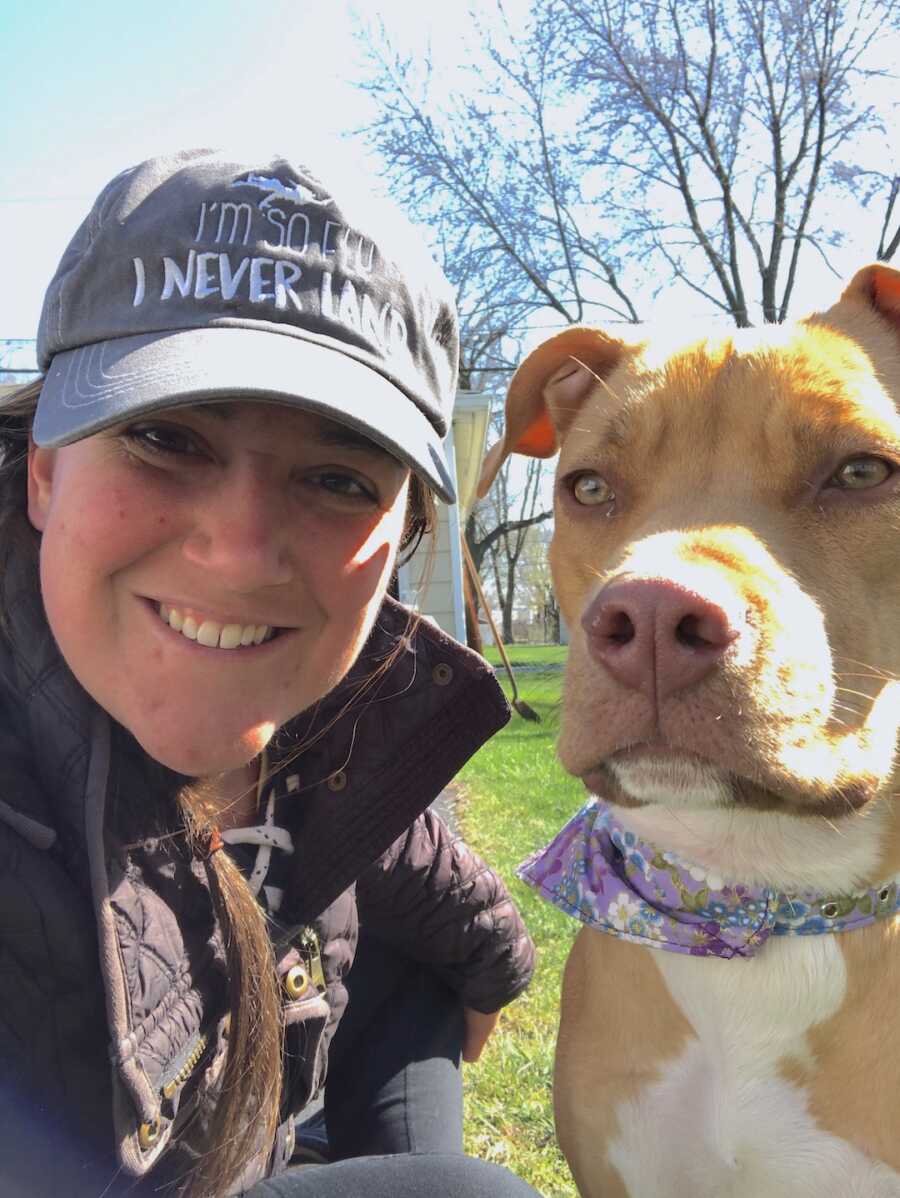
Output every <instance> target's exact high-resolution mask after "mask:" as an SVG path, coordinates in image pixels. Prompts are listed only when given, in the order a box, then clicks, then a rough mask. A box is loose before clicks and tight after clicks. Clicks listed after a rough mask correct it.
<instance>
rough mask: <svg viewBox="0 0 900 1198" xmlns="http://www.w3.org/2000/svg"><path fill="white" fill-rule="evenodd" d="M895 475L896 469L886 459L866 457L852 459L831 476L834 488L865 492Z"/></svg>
mask: <svg viewBox="0 0 900 1198" xmlns="http://www.w3.org/2000/svg"><path fill="white" fill-rule="evenodd" d="M893 473H894V467H893V466H892V465H891V464H890V462H886V461H885V460H884V458H875V457H869V456H868V455H866V456H865V457H858V458H851V459H850V461H849V462H844V464H843V466H841V467H840V469H839V470H836V471H835V473H834V474H833V475H832V476H831V478H830V480H829V481H830V482H831V484H832V486H835V487H840V489H841V490H843V491H865V490H868V489H870V488H871V487H878V486H880V485H881V483H883V482H886V481H887V479H889V478H890V477H891V475H892V474H893Z"/></svg>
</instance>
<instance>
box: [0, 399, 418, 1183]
mask: <svg viewBox="0 0 900 1198" xmlns="http://www.w3.org/2000/svg"><path fill="white" fill-rule="evenodd" d="M40 391H41V380H40V379H39V380H37V381H36V382H34V383H29V384H28V385H26V386H25V387H22V388H20V389H19V390H18V391H16V392H13V393H12V394H11V395H10V396H9V397H8V398H7V399H5V400H0V570H2V571H4V572H5V567H6V564H7V562H8V560H9V556H10V555H11V554H12V553H14V552H16V551H20V552H22V551H24V552H26V553H28V554H30V555H32V556H33V558H34V562H35V570H37V547H38V545H39V536H38V534H37V533H36V532H35V530H34V529H33V528H32V527H31V525H30V523H29V522H28V520H27V517H26V515H25V496H26V474H27V450H28V439H29V434H30V429H31V424H32V420H33V417H34V411H35V408H36V406H37V400H38V397H39V395H40ZM434 516H435V507H434V498H433V496H432V493H431V491H430V490H429V489H428V488H427V486H426V485H425V484H424V483H423V482H422V481H421V479H419V478H418V477H417V476H416V475H413V476H412V478H411V480H410V489H409V503H408V508H407V519H406V527H405V529H404V533H403V537H402V539H401V543H400V553H402V554H404V555H405V557H404V560H408V558H409V557H410V556H411V555H412V553H413V552H415V549H416V547H417V546H418V544H419V542H420V541H421V539H422V537H423V536H424V535H425V533H427V532H430V531H431V529H432V527H433V525H434ZM398 557H399V555H398ZM0 577H2V575H0ZM6 623H7V621H6V613H5V611H4V609H3V605H2V603H0V626H2V627H4V628H6ZM409 631H411V628H410V629H408V632H409ZM400 648H401V646H400V645H398V647H397V652H399V651H400ZM393 660H394V658H393V656H391V657H389V658H388V659H387V660H385V661H382V662H380V663H379V665H378V667H377V668H376V670H375V671H374V672H373V673H372V674H371V675H369V676H367V677H366V678H365V679H364V680H363V681H362V683H361V684H360V685H359V687H358V688H356V690H355V692H354V693H353V694H352V695H351V696H350V697H349V698H348V700H347V702H346V703H345V704H344V705H343V706H342V708H341V710H340V711H339V712H338V714H337V715H336V716H335V718H334V720H332V721H330V722H329V724H328V725H327V726H326V727H325V728H323V729H320V730H319V732H318V733H317V734H316V736H315V739H316V740H318V739H319V738H320V737H321V736H322V735H324V734H325V732H327V731H328V728H330V727H331V726H332V725H333V723H334V722H335V721H336V720H337V719H340V717H341V716H342V715H343V714H344V713H345V712H346V711H347V710H348V708H349V707H351V706H352V705H353V704H354V703H356V702H358V701H359V700H360V699H361V698H362V697H364V695H365V694H366V693H367V692H368V691H369V690H370V689H371V687H372V686H373V685H374V683H375V682H376V681H377V680H378V678H380V677H381V676H382V674H383V673H384V672H385V671H386V670H387V669H389V668H390V666H391V664H392V662H393ZM306 747H308V746H307V745H306V744H303V745H300V746H298V747H297V748H296V749H295V750H294V751H293V752H292V753H291V755H290V760H293V759H294V758H295V757H296V756H298V755H299V753H301V752H302V751H303V749H304V748H306ZM282 764H283V765H284V764H287V762H284V763H282ZM178 805H179V809H180V813H181V819H182V822H183V825H184V829H185V832H186V834H187V837H188V842H189V844H190V845H191V846H192V848H193V849H194V851H195V853H196V855H197V856H198V857H200V858H201V859H203V860H204V861H205V868H206V873H207V880H208V884H209V892H210V896H211V899H212V903H213V909H214V911H215V916H216V919H217V921H218V923H219V927H220V929H221V933H222V938H223V942H224V946H225V953H226V964H227V970H228V1009H229V1012H230V1026H229V1032H228V1055H227V1058H226V1063H225V1067H224V1071H223V1074H222V1083H221V1089H220V1093H219V1098H218V1101H217V1103H216V1106H215V1110H214V1111H213V1112H212V1114H211V1117H210V1119H209V1123H208V1126H207V1132H206V1134H205V1136H204V1142H203V1143H202V1144H192V1147H193V1148H194V1149H195V1150H196V1151H198V1152H199V1162H198V1164H197V1166H196V1168H195V1170H194V1171H193V1172H192V1174H191V1175H190V1177H189V1178H188V1179H187V1181H186V1183H185V1185H184V1187H183V1189H182V1191H181V1192H182V1194H184V1195H185V1196H190V1198H219V1196H220V1195H222V1194H224V1193H225V1192H226V1190H227V1189H228V1186H229V1184H230V1183H232V1182H234V1180H235V1179H236V1178H237V1177H238V1176H239V1175H240V1173H241V1171H242V1169H243V1168H244V1167H246V1165H247V1164H248V1163H249V1161H250V1160H251V1159H252V1158H253V1157H254V1156H255V1155H257V1154H258V1153H263V1152H265V1153H267V1152H268V1151H269V1150H270V1148H271V1145H272V1143H273V1141H274V1136H275V1131H276V1128H277V1125H278V1118H279V1108H280V1098H281V1078H282V1059H281V1058H282V1032H283V1027H282V1012H281V996H280V993H279V988H278V979H277V976H276V966H275V960H274V955H273V952H272V943H271V939H270V936H269V931H268V928H267V926H266V921H265V916H264V914H263V911H262V908H261V907H260V905H259V903H258V902H257V901H256V898H255V897H254V895H253V893H252V892H251V890H250V888H249V887H248V886H247V883H246V881H245V880H244V877H243V875H242V874H241V872H240V870H239V869H238V867H237V866H236V865H235V864H234V862H233V861H232V859H231V858H230V857H229V855H228V854H227V853H226V852H212V853H210V852H209V851H208V847H209V844H210V840H211V838H212V836H213V833H214V830H215V829H216V819H217V815H219V814H220V812H219V810H218V809H217V807H216V805H215V803H214V802H213V799H212V795H211V787H210V786H209V785H207V784H205V783H203V782H198V783H196V784H193V785H188V786H185V787H182V789H181V791H180V793H179V795H178Z"/></svg>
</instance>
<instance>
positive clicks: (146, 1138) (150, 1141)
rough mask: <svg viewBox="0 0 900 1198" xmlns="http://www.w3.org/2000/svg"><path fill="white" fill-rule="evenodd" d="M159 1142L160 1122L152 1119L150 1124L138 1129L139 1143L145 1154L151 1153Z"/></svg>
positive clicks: (142, 1125)
mask: <svg viewBox="0 0 900 1198" xmlns="http://www.w3.org/2000/svg"><path fill="white" fill-rule="evenodd" d="M158 1140H159V1120H158V1119H151V1120H150V1122H149V1123H142V1124H141V1126H140V1127H139V1128H138V1143H139V1144H140V1146H141V1148H142V1149H143V1150H144V1152H149V1150H150V1149H151V1148H153V1147H154V1145H155V1144H156V1143H157V1142H158Z"/></svg>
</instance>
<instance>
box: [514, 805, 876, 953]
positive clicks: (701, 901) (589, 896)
mask: <svg viewBox="0 0 900 1198" xmlns="http://www.w3.org/2000/svg"><path fill="white" fill-rule="evenodd" d="M623 814H624V813H623V812H621V811H617V810H616V809H615V808H614V807H613V806H612V805H611V804H609V803H606V802H604V801H603V800H602V799H591V800H589V801H588V803H586V804H585V806H584V807H583V808H582V810H581V811H580V812H579V813H578V815H577V816H576V817H575V818H574V819H573V820H571V821H570V822H569V823H568V824H567V825H566V827H565V828H564V829H563V830H562V831H561V832H560V834H559V835H558V836H557V837H556V838H555V839H554V840H553V841H552V842H551V843H550V844H549V845H548V846H547V847H546V848H545V849H543V850H541V851H539V852H538V853H536V854H535V855H534V856H533V857H531V858H529V860H528V861H527V862H525V863H524V865H523V866H522V867H521V868H520V870H519V876H520V877H521V878H522V879H523V881H525V882H527V883H528V884H529V885H532V886H534V887H535V888H536V889H537V890H538V891H539V892H540V893H541V894H542V895H543V896H544V897H545V898H547V899H548V900H549V901H550V902H551V903H553V904H554V905H555V906H558V907H560V908H561V909H562V910H564V911H566V912H567V913H568V914H570V915H574V916H575V917H576V918H577V919H580V920H581V921H582V922H583V923H585V924H587V925H588V926H590V927H593V928H596V929H597V930H599V931H603V932H608V933H611V934H612V935H615V936H619V937H622V938H624V939H626V940H632V941H636V942H638V943H641V944H644V945H645V946H647V947H650V948H657V949H667V950H669V951H673V952H679V953H687V954H690V955H692V956H715V957H724V958H729V957H736V956H740V957H749V956H753V955H754V954H755V953H756V952H757V951H758V950H759V949H760V947H761V946H762V945H763V944H765V942H766V941H767V940H768V938H769V937H770V936H772V935H774V936H806V935H815V934H821V933H829V932H847V931H850V930H853V929H855V928H861V927H865V926H868V925H869V924H871V923H874V922H875V920H877V919H884V918H887V917H893V916H896V915H897V912H898V910H900V887H898V881H900V879H898V878H896V877H888V878H883V879H882V880H881V881H880V882H879V884H877V885H875V886H863V887H860V886H858V885H856V884H854V883H850V882H849V881H848V874H850V873H852V872H853V871H854V870H855V869H857V868H862V867H864V857H865V854H864V853H862V851H861V850H859V846H856V847H857V849H858V860H857V861H856V863H855V864H851V857H852V853H847V854H845V856H844V860H843V870H839V869H837V868H836V867H835V869H834V870H832V872H831V874H830V875H829V876H828V879H827V880H828V882H829V883H830V884H826V885H824V886H823V885H822V884H821V882H820V881H819V879H821V878H825V877H826V875H825V873H824V872H823V871H817V870H815V869H814V868H813V862H812V857H811V853H812V851H813V850H814V849H815V845H814V844H813V845H810V844H809V843H808V841H804V842H803V843H802V844H801V842H800V841H796V842H794V844H793V848H794V849H795V850H798V856H799V862H798V861H797V860H793V861H790V853H788V854H787V855H786V856H785V855H784V851H783V850H782V856H781V857H780V858H778V859H776V860H774V861H773V860H771V859H765V858H764V859H763V861H762V862H760V861H759V860H758V859H757V860H755V861H754V860H753V858H752V857H751V856H750V849H751V847H754V848H755V849H756V851H757V852H759V853H765V852H767V851H770V850H771V848H772V847H773V844H774V841H773V840H772V838H771V834H769V833H765V834H760V833H759V830H758V829H757V839H756V841H755V843H754V844H753V845H751V844H749V843H748V844H746V845H745V846H744V847H743V848H742V849H741V852H740V856H741V858H742V859H743V860H744V863H745V869H747V870H748V871H752V873H753V874H754V876H755V880H754V881H753V882H748V881H747V880H746V876H745V877H744V878H740V877H738V876H736V875H734V874H732V873H731V872H730V867H729V863H728V861H727V857H728V854H727V853H726V854H724V855H723V854H722V852H721V848H722V844H723V843H726V842H729V843H730V842H732V841H733V840H734V837H735V835H738V834H739V830H737V831H736V830H735V829H733V828H732V829H728V830H727V835H725V831H724V830H723V829H719V839H718V840H716V839H714V838H713V836H712V835H711V830H710V829H708V828H707V827H706V825H704V832H705V838H704V841H703V842H702V843H703V846H704V847H703V850H702V851H701V855H700V856H698V853H697V841H696V838H695V837H693V836H691V835H690V829H689V828H688V827H686V826H685V825H684V823H683V820H680V821H679V824H678V825H675V826H678V827H679V837H677V838H676V839H678V838H682V839H683V838H685V837H687V839H688V842H689V846H690V850H689V851H690V856H688V857H685V856H684V855H682V852H681V851H679V849H677V848H674V847H673V845H672V838H670V839H669V840H668V842H667V841H665V840H661V839H659V837H658V833H659V826H658V825H657V826H656V827H655V828H654V830H653V831H654V839H653V840H650V839H648V838H646V837H645V835H644V833H643V831H642V830H641V829H640V828H638V827H636V826H635V825H636V823H637V824H640V823H641V822H642V821H641V820H637V821H636V820H635V818H634V816H635V810H634V809H632V810H630V811H629V812H628V813H627V818H628V822H627V823H626V822H625V820H624V819H623V818H622V816H623ZM667 814H668V815H669V816H670V817H671V816H672V813H667ZM678 814H679V816H683V814H684V812H683V811H682V812H679V813H678ZM705 814H706V815H708V812H707V813H705ZM741 814H745V813H741ZM771 815H772V813H771V812H769V813H766V815H765V817H764V818H765V819H771ZM873 815H874V813H873ZM761 818H763V817H761ZM876 818H877V817H876ZM882 818H886V817H882ZM644 822H646V821H644ZM874 830H875V829H874V828H873V829H872V831H873V832H874ZM781 831H782V833H783V832H784V828H782V829H781ZM744 833H745V834H746V828H745V829H744ZM761 836H762V838H761ZM801 839H802V838H801ZM859 839H861V837H860V835H859V834H856V833H855V830H854V835H853V836H851V840H853V841H857V840H859ZM716 847H718V849H719V850H720V851H719V852H718V853H715V852H714V851H713V850H714V849H715V848H716ZM852 847H853V846H852V845H851V848H852ZM800 850H802V851H800ZM732 856H734V853H733V852H732ZM723 862H724V864H723ZM751 862H752V865H751ZM730 864H731V865H734V864H735V862H734V861H732V862H731V863H730ZM804 865H805V866H806V867H807V868H809V871H810V873H811V874H812V875H815V876H816V878H817V880H816V881H815V882H813V883H812V884H811V885H804V884H803V883H802V882H799V881H798V880H797V879H798V878H800V877H802V874H803V869H802V868H798V866H804ZM779 874H780V875H781V877H780V879H779V880H776V879H777V878H778V875H779ZM788 877H790V881H787V879H788ZM762 879H765V880H762Z"/></svg>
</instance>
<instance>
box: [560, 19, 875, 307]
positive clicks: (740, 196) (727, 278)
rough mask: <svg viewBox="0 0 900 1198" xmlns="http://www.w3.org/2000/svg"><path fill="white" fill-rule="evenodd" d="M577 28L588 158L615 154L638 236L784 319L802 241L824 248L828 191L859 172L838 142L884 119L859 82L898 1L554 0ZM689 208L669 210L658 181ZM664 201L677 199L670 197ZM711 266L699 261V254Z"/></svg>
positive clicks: (719, 292)
mask: <svg viewBox="0 0 900 1198" xmlns="http://www.w3.org/2000/svg"><path fill="white" fill-rule="evenodd" d="M559 5H560V12H561V13H562V14H564V16H565V18H566V20H565V25H566V27H567V29H568V30H569V32H570V33H571V35H572V38H573V40H575V39H577V47H578V48H577V52H575V53H574V54H573V55H572V56H571V61H570V65H569V75H570V79H571V82H572V85H573V86H582V85H585V84H587V85H588V86H589V87H590V95H591V103H590V111H589V123H588V126H587V129H586V130H585V132H586V134H587V137H586V138H585V141H586V144H587V145H588V146H589V149H588V151H587V153H586V155H585V162H586V164H587V165H589V164H594V165H596V166H598V167H599V166H601V165H602V166H605V167H609V166H612V167H613V168H614V169H615V170H616V171H617V173H618V174H619V175H620V177H621V178H622V179H623V182H624V184H625V186H626V189H627V195H628V196H629V198H630V201H631V217H632V220H631V226H632V234H633V236H634V237H635V239H636V240H637V241H638V243H641V242H643V243H644V244H649V245H650V246H651V247H652V249H653V251H654V252H655V253H656V254H657V255H658V256H659V257H661V258H662V259H663V260H664V261H665V262H666V264H667V266H668V268H669V270H670V271H671V273H672V274H673V275H674V276H675V277H677V278H678V279H680V280H682V281H683V282H684V283H686V284H687V286H689V287H690V288H692V289H693V290H694V291H696V292H697V293H698V294H700V295H701V296H703V297H704V299H706V300H708V301H709V302H710V303H712V304H713V305H715V306H716V307H717V308H719V309H721V310H723V311H725V312H728V313H729V314H730V315H731V316H732V317H733V319H734V321H735V323H736V324H738V325H739V326H746V325H748V324H749V323H750V287H749V285H750V281H751V279H752V278H753V276H754V274H755V276H756V282H757V284H758V286H759V290H760V300H761V306H762V314H763V318H764V320H766V321H773V322H774V321H782V320H784V319H785V317H786V315H787V312H788V308H789V305H790V299H791V293H792V291H793V288H794V284H795V282H796V279H797V270H798V265H799V261H800V255H801V251H802V249H803V247H804V246H805V245H814V246H816V247H817V248H818V249H819V250H824V249H825V248H826V247H827V245H828V244H829V242H830V241H831V239H832V230H830V229H828V228H826V227H824V226H823V225H822V224H821V223H819V222H817V221H816V220H815V219H814V216H813V210H814V205H815V201H816V199H817V197H819V195H820V192H821V191H822V189H823V188H825V187H826V186H828V185H834V184H836V183H838V182H839V181H843V182H846V181H847V180H849V179H850V178H851V177H852V174H853V170H854V164H853V162H852V161H850V162H848V161H846V160H845V158H844V155H845V154H846V153H848V152H852V151H854V150H855V148H856V147H855V140H856V139H857V137H858V136H859V135H860V134H861V132H862V131H863V130H865V129H867V128H868V129H870V128H872V126H873V125H874V124H875V123H876V122H877V120H878V114H877V113H876V111H875V108H874V106H873V104H871V103H870V102H869V101H868V99H867V94H869V93H868V92H867V90H866V88H865V87H864V86H863V85H864V84H865V82H866V80H867V79H871V78H872V77H873V75H876V74H877V73H878V72H877V71H876V70H875V69H874V68H869V69H867V68H866V66H865V62H866V56H867V53H868V51H869V50H870V49H871V46H872V43H873V40H874V39H875V38H876V36H883V35H884V32H885V26H886V25H891V24H894V25H895V26H896V23H897V5H896V4H895V3H892V2H891V0H857V2H856V3H847V0H698V2H693V3H687V4H685V3H684V0H661V2H660V3H656V4H653V3H647V2H646V0H559ZM654 191H656V193H657V194H658V195H660V196H662V195H664V194H667V195H668V196H669V197H672V198H674V199H675V200H676V201H677V207H678V208H679V209H680V213H681V215H680V216H679V217H678V218H677V219H674V220H673V219H661V218H658V217H656V216H654V215H653V211H654V210H653V208H652V207H651V206H650V205H648V204H647V199H648V197H650V196H652V195H653V194H654ZM669 208H670V209H671V205H669ZM698 249H699V251H700V252H701V254H702V256H703V258H704V259H705V263H706V270H705V272H702V273H701V272H698V270H697V260H698V255H697V253H696V251H697V250H698Z"/></svg>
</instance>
